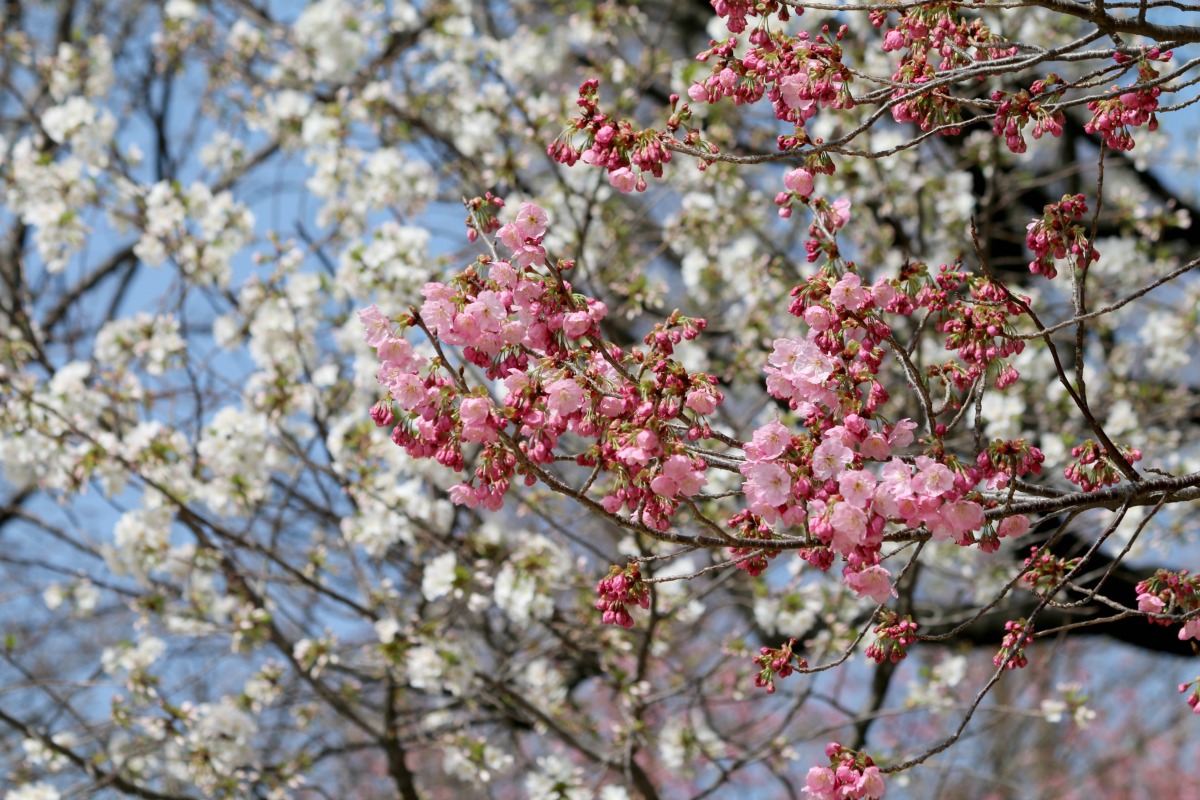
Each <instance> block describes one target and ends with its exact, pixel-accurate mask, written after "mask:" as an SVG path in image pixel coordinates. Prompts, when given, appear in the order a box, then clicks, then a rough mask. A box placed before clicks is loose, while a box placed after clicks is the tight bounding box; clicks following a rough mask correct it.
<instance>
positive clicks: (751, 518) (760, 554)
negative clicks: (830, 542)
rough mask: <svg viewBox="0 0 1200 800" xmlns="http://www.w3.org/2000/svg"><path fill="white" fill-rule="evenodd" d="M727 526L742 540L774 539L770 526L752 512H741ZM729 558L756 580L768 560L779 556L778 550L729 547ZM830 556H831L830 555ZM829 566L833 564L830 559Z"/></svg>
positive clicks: (768, 562) (767, 563) (773, 532)
mask: <svg viewBox="0 0 1200 800" xmlns="http://www.w3.org/2000/svg"><path fill="white" fill-rule="evenodd" d="M729 526H730V527H731V528H734V529H735V530H736V531H737V535H738V536H739V538H743V539H774V538H775V531H773V530H771V526H770V525H768V524H767V523H766V521H765V520H763V518H762V517H759V516H758V515H756V514H755V513H753V512H752V511H741V512H739V513H737V514H735V515H734V516H732V517H731V518H730V519H729ZM729 554H730V556H731V557H733V558H735V559H737V568H738V569H740V570H742V571H743V572H745V573H747V574H748V575H750V577H752V578H757V577H758V576H759V575H761V574H762V573H763V571H764V570H765V569H766V568H767V566H768V565H769V564H770V560H771V559H773V558H775V557H776V556H778V555H779V551H778V550H760V549H757V548H753V547H731V548H729ZM830 555H831V556H832V554H830ZM829 563H830V564H831V565H832V563H833V560H832V557H831V558H830V562H829Z"/></svg>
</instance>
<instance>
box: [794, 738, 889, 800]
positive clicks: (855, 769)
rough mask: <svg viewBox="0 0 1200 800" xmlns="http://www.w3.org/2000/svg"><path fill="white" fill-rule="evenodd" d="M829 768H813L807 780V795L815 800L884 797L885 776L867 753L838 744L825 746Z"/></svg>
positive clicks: (867, 799) (805, 787)
mask: <svg viewBox="0 0 1200 800" xmlns="http://www.w3.org/2000/svg"><path fill="white" fill-rule="evenodd" d="M825 755H826V756H828V757H829V766H828V767H813V768H812V769H810V770H809V771H808V775H807V776H806V777H805V785H804V793H805V794H806V795H808V796H809V797H811V798H814V800H846V798H853V800H875V798H879V797H883V792H884V784H883V775H882V774H881V773H880V771H879V767H877V766H875V762H874V761H873V760H872V759H871V757H870V756H868V755H867V754H865V753H863V752H860V751H856V750H851V749H850V748H848V747H843V746H842V745H840V744H838V743H837V742H830V743H829V744H828V745H826V746H825Z"/></svg>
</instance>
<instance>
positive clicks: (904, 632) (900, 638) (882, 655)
mask: <svg viewBox="0 0 1200 800" xmlns="http://www.w3.org/2000/svg"><path fill="white" fill-rule="evenodd" d="M872 630H873V632H874V633H875V641H873V642H871V644H870V645H869V646H868V647H867V658H869V659H871V660H872V661H874V662H875V663H877V664H882V663H883V662H884V661H890V662H892V663H893V664H895V663H897V662H900V661H903V660H904V659H905V658H906V657H907V656H908V646H909V645H910V644H912V643H914V642H916V641H917V623H915V622H913V618H912V616H911V615H909V614H905V615H904V617H903V619H902V618H901V617H900V615H899V614H897V613H896V612H895V611H886V610H885V611H881V612H879V624H878V625H876V626H875V627H874V628H873V629H872Z"/></svg>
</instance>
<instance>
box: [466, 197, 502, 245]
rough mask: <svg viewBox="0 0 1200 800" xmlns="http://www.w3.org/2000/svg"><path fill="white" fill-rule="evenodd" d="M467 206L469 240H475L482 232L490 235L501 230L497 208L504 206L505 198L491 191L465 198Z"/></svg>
mask: <svg viewBox="0 0 1200 800" xmlns="http://www.w3.org/2000/svg"><path fill="white" fill-rule="evenodd" d="M463 205H465V206H466V207H467V220H466V224H467V241H468V242H474V241H475V240H477V239H478V238H479V235H480V234H483V235H485V236H486V235H488V234H491V233H495V232H496V231H498V230H500V220H499V219H497V218H496V209H500V208H504V200H502V199H501V198H499V197H496V196H495V195H493V194H492V193H491V192H488V193H486V194H485V195H484V196H483V197H472V198H471V199H469V200H467V199H465V198H464V199H463Z"/></svg>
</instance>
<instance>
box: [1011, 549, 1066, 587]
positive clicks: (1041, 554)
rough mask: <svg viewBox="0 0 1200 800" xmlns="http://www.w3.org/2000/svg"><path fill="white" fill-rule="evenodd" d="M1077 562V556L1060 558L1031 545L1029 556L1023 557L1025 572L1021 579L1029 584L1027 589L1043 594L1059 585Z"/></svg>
mask: <svg viewBox="0 0 1200 800" xmlns="http://www.w3.org/2000/svg"><path fill="white" fill-rule="evenodd" d="M1079 562H1080V559H1078V558H1061V557H1059V556H1056V555H1054V554H1053V553H1051V552H1049V551H1044V550H1041V549H1040V548H1037V547H1033V548H1030V552H1029V558H1027V559H1025V574H1024V575H1022V576H1021V580H1023V581H1024V582H1025V583H1027V584H1029V590H1030V591H1031V592H1033V593H1034V594H1039V595H1044V594H1046V593H1047V592H1050V591H1052V590H1054V589H1056V588H1058V587H1059V586H1061V585H1062V582H1063V581H1064V580H1065V579H1066V577H1067V575H1069V574H1070V573H1071V570H1073V569H1075V567H1077V566H1078V565H1079Z"/></svg>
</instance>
